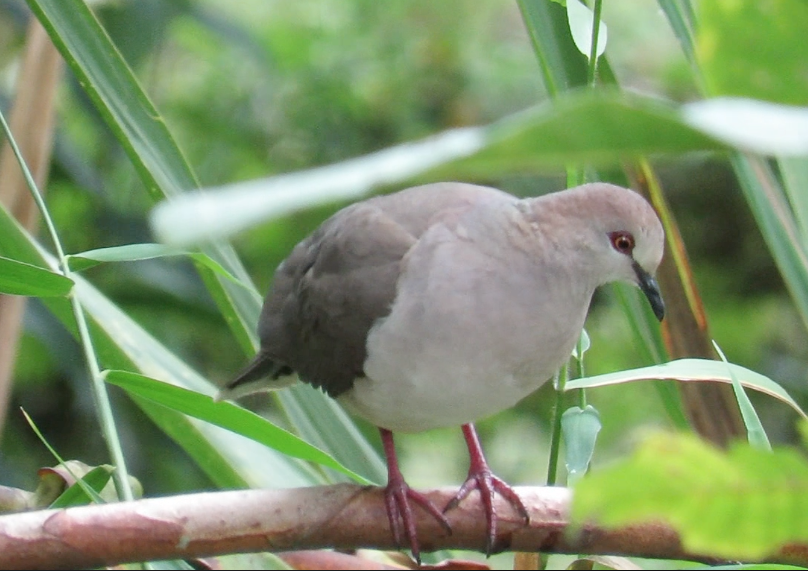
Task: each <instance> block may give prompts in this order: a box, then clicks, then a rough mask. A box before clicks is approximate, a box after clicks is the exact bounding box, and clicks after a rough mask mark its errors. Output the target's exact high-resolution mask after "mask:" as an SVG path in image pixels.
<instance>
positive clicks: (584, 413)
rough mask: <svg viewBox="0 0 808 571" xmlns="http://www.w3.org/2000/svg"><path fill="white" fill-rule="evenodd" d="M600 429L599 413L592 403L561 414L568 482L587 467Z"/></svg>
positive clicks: (581, 474) (578, 475)
mask: <svg viewBox="0 0 808 571" xmlns="http://www.w3.org/2000/svg"><path fill="white" fill-rule="evenodd" d="M600 429H601V423H600V415H599V414H598V411H597V410H595V408H594V407H593V406H592V405H587V406H586V408H583V409H582V408H581V407H578V406H574V407H571V408H568V409H567V410H565V411H564V414H563V415H561V435H562V437H563V438H564V462H565V463H566V465H567V472H568V473H569V481H568V483H569V484H573V483H575V482H576V481H578V480H579V479H580V478H581V477H583V476H584V475H585V474H586V471H587V470H588V469H589V462H590V461H591V460H592V455H593V454H594V453H595V443H596V442H597V439H598V433H599V432H600Z"/></svg>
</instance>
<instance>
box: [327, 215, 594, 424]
mask: <svg viewBox="0 0 808 571" xmlns="http://www.w3.org/2000/svg"><path fill="white" fill-rule="evenodd" d="M502 236H504V237H506V239H505V240H504V241H501V243H497V242H498V240H491V236H490V235H488V240H487V241H486V242H484V243H480V241H479V240H477V239H475V237H474V236H473V235H469V233H468V232H465V231H463V228H462V227H460V226H453V227H449V226H445V225H437V226H435V227H433V228H431V229H430V230H429V231H428V232H427V233H426V234H425V235H424V236H423V237H422V238H421V239H420V240H419V242H418V243H417V244H416V245H415V246H414V247H413V248H412V249H411V251H410V252H409V253H408V254H407V256H406V257H405V259H404V260H403V270H402V275H401V277H400V279H399V283H398V288H397V294H396V297H395V300H394V303H393V305H392V308H391V312H390V314H389V315H388V316H387V317H385V318H383V319H380V320H378V321H377V322H376V323H375V324H374V326H373V327H372V329H371V331H370V334H369V336H368V341H367V359H366V361H365V363H364V372H365V375H366V376H365V378H361V379H357V380H356V381H355V383H354V386H353V388H352V389H351V390H350V391H347V392H346V393H344V394H343V395H341V396H340V397H339V400H340V402H341V403H342V404H343V405H344V406H345V407H346V408H347V409H349V410H350V411H351V412H353V413H354V414H357V415H358V416H361V417H364V418H365V419H367V420H369V421H370V422H372V423H373V424H375V425H377V426H380V427H383V428H388V429H390V430H393V431H401V432H419V431H423V430H428V429H431V428H436V427H440V426H452V425H459V424H465V423H468V422H473V421H475V420H478V419H480V418H483V417H486V416H489V415H491V414H494V413H496V412H498V411H500V410H503V409H505V408H509V407H511V406H513V405H514V404H516V403H517V402H518V401H519V400H521V399H522V398H524V397H525V396H527V395H528V394H530V393H531V392H533V391H534V390H536V389H537V388H538V387H540V386H541V385H542V384H544V382H546V381H547V380H548V379H549V378H550V377H551V376H552V375H553V373H554V372H555V371H556V370H557V369H558V368H559V367H560V366H561V365H562V364H563V363H564V362H565V361H566V359H567V358H568V357H569V355H570V352H571V351H572V348H573V347H574V345H575V343H576V341H577V339H578V336H579V334H580V331H581V328H582V327H583V321H584V318H585V316H586V310H587V309H588V306H589V302H590V299H591V296H592V288H590V287H588V286H585V285H582V284H572V283H569V279H568V276H566V272H565V271H564V268H563V264H562V265H560V266H559V267H554V265H553V264H551V263H545V264H536V258H535V256H531V255H529V253H528V252H526V251H523V250H522V249H517V250H518V252H517V253H516V254H515V253H514V251H513V246H514V245H513V244H510V243H508V239H507V235H506V234H503V235H502ZM501 248H510V249H511V252H510V255H509V256H507V257H506V256H502V255H501V251H500V250H501ZM534 253H535V252H534ZM505 259H507V260H508V261H507V263H505V262H504V261H503V260H505Z"/></svg>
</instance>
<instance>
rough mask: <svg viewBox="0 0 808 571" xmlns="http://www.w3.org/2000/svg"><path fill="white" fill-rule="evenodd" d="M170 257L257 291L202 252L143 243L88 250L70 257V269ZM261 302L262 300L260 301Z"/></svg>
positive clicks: (78, 269)
mask: <svg viewBox="0 0 808 571" xmlns="http://www.w3.org/2000/svg"><path fill="white" fill-rule="evenodd" d="M170 256H188V257H189V258H191V259H193V260H194V261H196V262H197V263H198V264H199V265H201V266H203V267H205V268H207V269H208V270H210V271H211V272H213V273H214V274H215V275H217V276H221V277H223V278H225V279H227V280H229V281H231V282H233V283H235V284H238V285H241V286H243V287H245V288H247V289H248V290H249V291H250V292H254V291H255V290H254V289H253V288H251V287H250V286H248V285H246V284H244V283H243V282H241V281H239V280H238V279H237V278H236V277H235V276H233V274H231V273H230V272H228V271H227V270H226V269H224V268H223V267H222V265H221V264H219V263H218V262H217V261H215V260H214V259H213V258H211V257H210V256H208V255H207V254H203V253H202V252H191V251H189V250H183V249H182V248H175V247H172V246H166V245H165V244H154V243H142V244H127V245H125V246H113V247H110V248H99V249H96V250H87V251H86V252H80V253H78V254H71V255H70V256H68V257H67V258H68V263H69V264H70V268H71V269H72V270H75V271H81V270H86V269H88V268H92V267H94V266H97V265H98V264H102V263H109V262H138V261H142V260H152V259H154V258H166V257H170ZM259 301H260V299H259Z"/></svg>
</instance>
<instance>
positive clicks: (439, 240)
mask: <svg viewBox="0 0 808 571" xmlns="http://www.w3.org/2000/svg"><path fill="white" fill-rule="evenodd" d="M663 240H664V235H663V230H662V225H661V224H660V222H659V219H658V218H657V215H656V214H655V213H654V210H653V208H651V206H650V205H649V204H648V202H646V200H645V199H644V198H642V197H641V196H640V195H639V194H637V193H635V192H633V191H631V190H628V189H625V188H621V187H619V186H614V185H611V184H605V183H593V184H585V185H583V186H579V187H576V188H572V189H569V190H564V191H561V192H556V193H553V194H548V195H545V196H541V197H538V198H527V199H522V200H520V199H518V198H516V197H514V196H511V195H510V194H506V193H504V192H502V191H499V190H496V189H493V188H487V187H482V186H474V185H471V184H462V183H439V184H428V185H425V186H419V187H415V188H409V189H406V190H402V191H400V192H397V193H394V194H390V195H387V196H378V197H375V198H371V199H369V200H365V201H363V202H359V203H357V204H354V205H352V206H349V207H347V208H344V209H343V210H340V211H339V212H337V213H336V214H334V215H333V216H332V217H331V218H329V219H328V220H326V221H325V222H324V223H323V224H322V225H321V226H320V227H319V228H318V229H317V230H316V231H315V232H314V233H313V234H312V235H311V236H309V237H308V238H306V239H305V240H303V241H302V242H300V243H299V244H298V245H297V246H296V247H295V248H294V250H292V253H291V254H290V255H289V257H288V258H287V259H286V260H285V261H284V262H283V263H282V264H281V265H280V266H278V269H277V271H276V273H275V279H274V283H273V286H272V288H271V290H270V291H269V293H268V294H267V297H266V300H265V301H264V307H263V310H262V311H261V318H260V322H259V336H260V339H261V349H260V350H259V352H258V354H257V355H256V357H255V359H253V361H252V362H251V363H250V364H249V365H248V366H247V368H246V369H245V370H244V371H243V372H242V373H241V374H240V375H239V376H238V377H237V378H236V379H235V380H233V381H232V382H231V383H230V384H229V385H227V387H226V388H225V389H224V390H223V391H222V393H221V395H220V396H221V397H222V398H232V397H234V396H239V395H242V394H247V393H249V392H256V391H260V390H270V389H275V388H280V387H283V386H286V385H288V384H290V381H289V380H288V377H290V375H293V374H295V373H296V374H297V377H298V378H299V379H300V380H302V381H304V382H306V383H309V384H311V385H314V386H315V387H319V388H321V389H322V390H323V391H325V392H326V393H328V394H329V395H330V396H331V397H334V398H336V399H337V400H338V401H339V402H340V403H341V404H342V405H343V406H345V408H347V409H348V410H349V411H350V412H352V413H354V414H356V415H358V416H360V417H362V418H365V419H366V420H368V421H370V422H372V423H373V424H374V425H376V426H377V427H379V430H380V432H381V438H382V443H383V445H384V451H385V454H386V456H387V466H388V483H387V488H386V490H385V498H386V506H387V514H388V518H389V521H390V528H391V531H392V533H393V535H394V537H395V539H396V541H397V542H398V543H399V545H400V544H401V542H402V539H403V536H404V535H406V537H407V539H408V540H409V543H410V547H411V549H412V552H413V555H414V556H415V557H416V559H418V558H419V545H418V539H417V537H416V533H415V523H414V519H413V516H412V513H411V508H410V501H413V502H415V503H416V504H418V505H420V506H421V507H422V508H424V509H426V510H427V511H428V512H429V513H431V514H432V515H433V516H434V517H435V518H436V519H437V520H438V521H439V522H440V523H441V524H442V525H443V526H444V527H445V528H446V529H447V530H450V529H449V524H448V522H447V520H446V518H445V517H444V515H443V512H445V511H446V510H448V509H449V508H451V507H454V506H456V505H457V504H458V503H459V502H460V501H461V500H462V499H463V498H465V497H466V496H467V495H468V494H469V492H471V491H472V490H474V489H476V490H479V492H480V497H481V500H482V505H483V509H484V511H485V516H486V519H487V523H488V537H487V550H488V552H489V553H490V551H491V550H492V549H493V547H494V542H495V539H496V514H495V512H494V507H493V501H492V496H493V494H494V493H495V492H498V493H499V494H501V495H502V496H503V497H504V498H505V499H506V500H507V501H508V502H509V503H510V504H511V505H512V506H513V507H514V508H515V509H516V510H517V511H518V512H519V514H520V515H521V516H522V517H523V518H525V520H527V510H526V509H525V507H524V505H523V504H522V501H521V500H520V499H519V497H518V496H517V495H516V493H515V492H514V491H513V490H512V489H511V488H510V487H509V486H508V485H507V484H506V483H505V482H504V481H502V480H500V479H499V478H497V477H496V476H494V475H493V474H492V473H491V470H490V468H489V467H488V464H487V462H486V460H485V457H484V456H483V452H482V449H481V448H480V443H479V441H478V439H477V434H476V432H475V429H474V426H473V425H472V424H471V423H472V422H473V421H475V420H478V419H480V418H483V417H486V416H489V415H491V414H494V413H495V412H498V411H500V410H502V409H505V408H508V407H510V406H513V405H514V404H515V403H516V402H518V401H519V400H520V399H522V398H523V397H525V396H527V395H528V394H530V393H532V392H533V391H535V390H536V389H537V388H539V387H540V386H541V385H542V384H544V383H545V382H546V381H547V380H548V379H549V378H551V377H552V376H553V374H554V373H555V371H556V370H557V369H558V368H559V367H561V365H563V364H564V362H565V361H566V360H567V359H568V358H569V356H570V353H571V352H572V350H573V347H574V346H575V343H576V342H577V340H578V337H579V335H580V333H581V329H582V327H583V325H584V319H585V318H586V314H587V310H588V308H589V303H590V301H591V299H592V294H593V293H594V291H595V289H596V288H597V287H598V286H600V285H603V284H606V283H609V282H613V281H618V280H619V281H625V282H629V283H633V284H635V285H637V286H639V287H640V288H641V289H642V291H643V292H644V293H645V295H646V296H647V297H648V300H649V302H650V304H651V307H652V308H653V311H654V313H655V315H656V316H657V317H658V318H659V319H662V317H663V314H664V305H663V302H662V297H661V296H660V293H659V288H658V286H657V283H656V281H655V280H654V278H653V277H652V275H653V273H654V272H655V270H656V269H657V266H658V265H659V262H660V260H661V258H662V249H663ZM293 380H294V379H292V381H293ZM453 425H462V427H463V434H464V436H465V439H466V443H467V445H468V449H469V454H470V458H471V464H470V468H469V474H468V479H467V480H466V482H465V483H464V484H463V486H462V487H461V488H460V491H459V492H458V494H457V496H456V497H455V499H454V500H453V501H452V502H450V503H449V505H447V506H446V508H445V509H444V510H443V512H442V511H441V510H439V509H437V508H436V507H435V506H434V505H433V504H432V503H431V502H430V501H429V500H428V499H427V498H426V497H425V496H423V495H422V494H419V493H418V492H415V491H414V490H412V489H410V487H409V486H408V485H407V483H406V482H405V481H404V477H403V476H402V474H401V471H400V470H399V467H398V461H397V459H396V453H395V447H394V445H393V434H392V433H393V432H419V431H422V430H429V429H431V428H436V427H440V426H453Z"/></svg>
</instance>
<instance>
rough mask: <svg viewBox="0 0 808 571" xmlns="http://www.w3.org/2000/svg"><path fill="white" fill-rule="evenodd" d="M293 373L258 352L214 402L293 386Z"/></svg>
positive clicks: (295, 378)
mask: <svg viewBox="0 0 808 571" xmlns="http://www.w3.org/2000/svg"><path fill="white" fill-rule="evenodd" d="M296 381H297V377H296V376H295V374H294V371H293V370H292V369H291V368H290V367H288V366H287V365H284V364H283V363H278V362H276V361H273V360H272V359H271V358H270V357H269V355H267V354H266V353H264V352H262V351H259V352H258V354H257V355H256V356H255V357H254V358H253V360H252V361H250V363H249V364H248V365H247V366H246V367H245V368H244V369H243V370H242V371H241V372H240V373H239V374H238V375H237V376H236V378H235V379H233V380H232V381H230V382H229V383H227V385H225V387H224V388H223V389H221V390H220V391H219V393H218V394H217V395H216V397H215V398H214V400H216V401H222V400H235V399H237V398H240V397H243V396H245V395H249V394H253V393H259V392H263V391H272V390H276V389H282V388H284V387H288V386H289V385H292V384H294V383H295V382H296Z"/></svg>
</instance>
